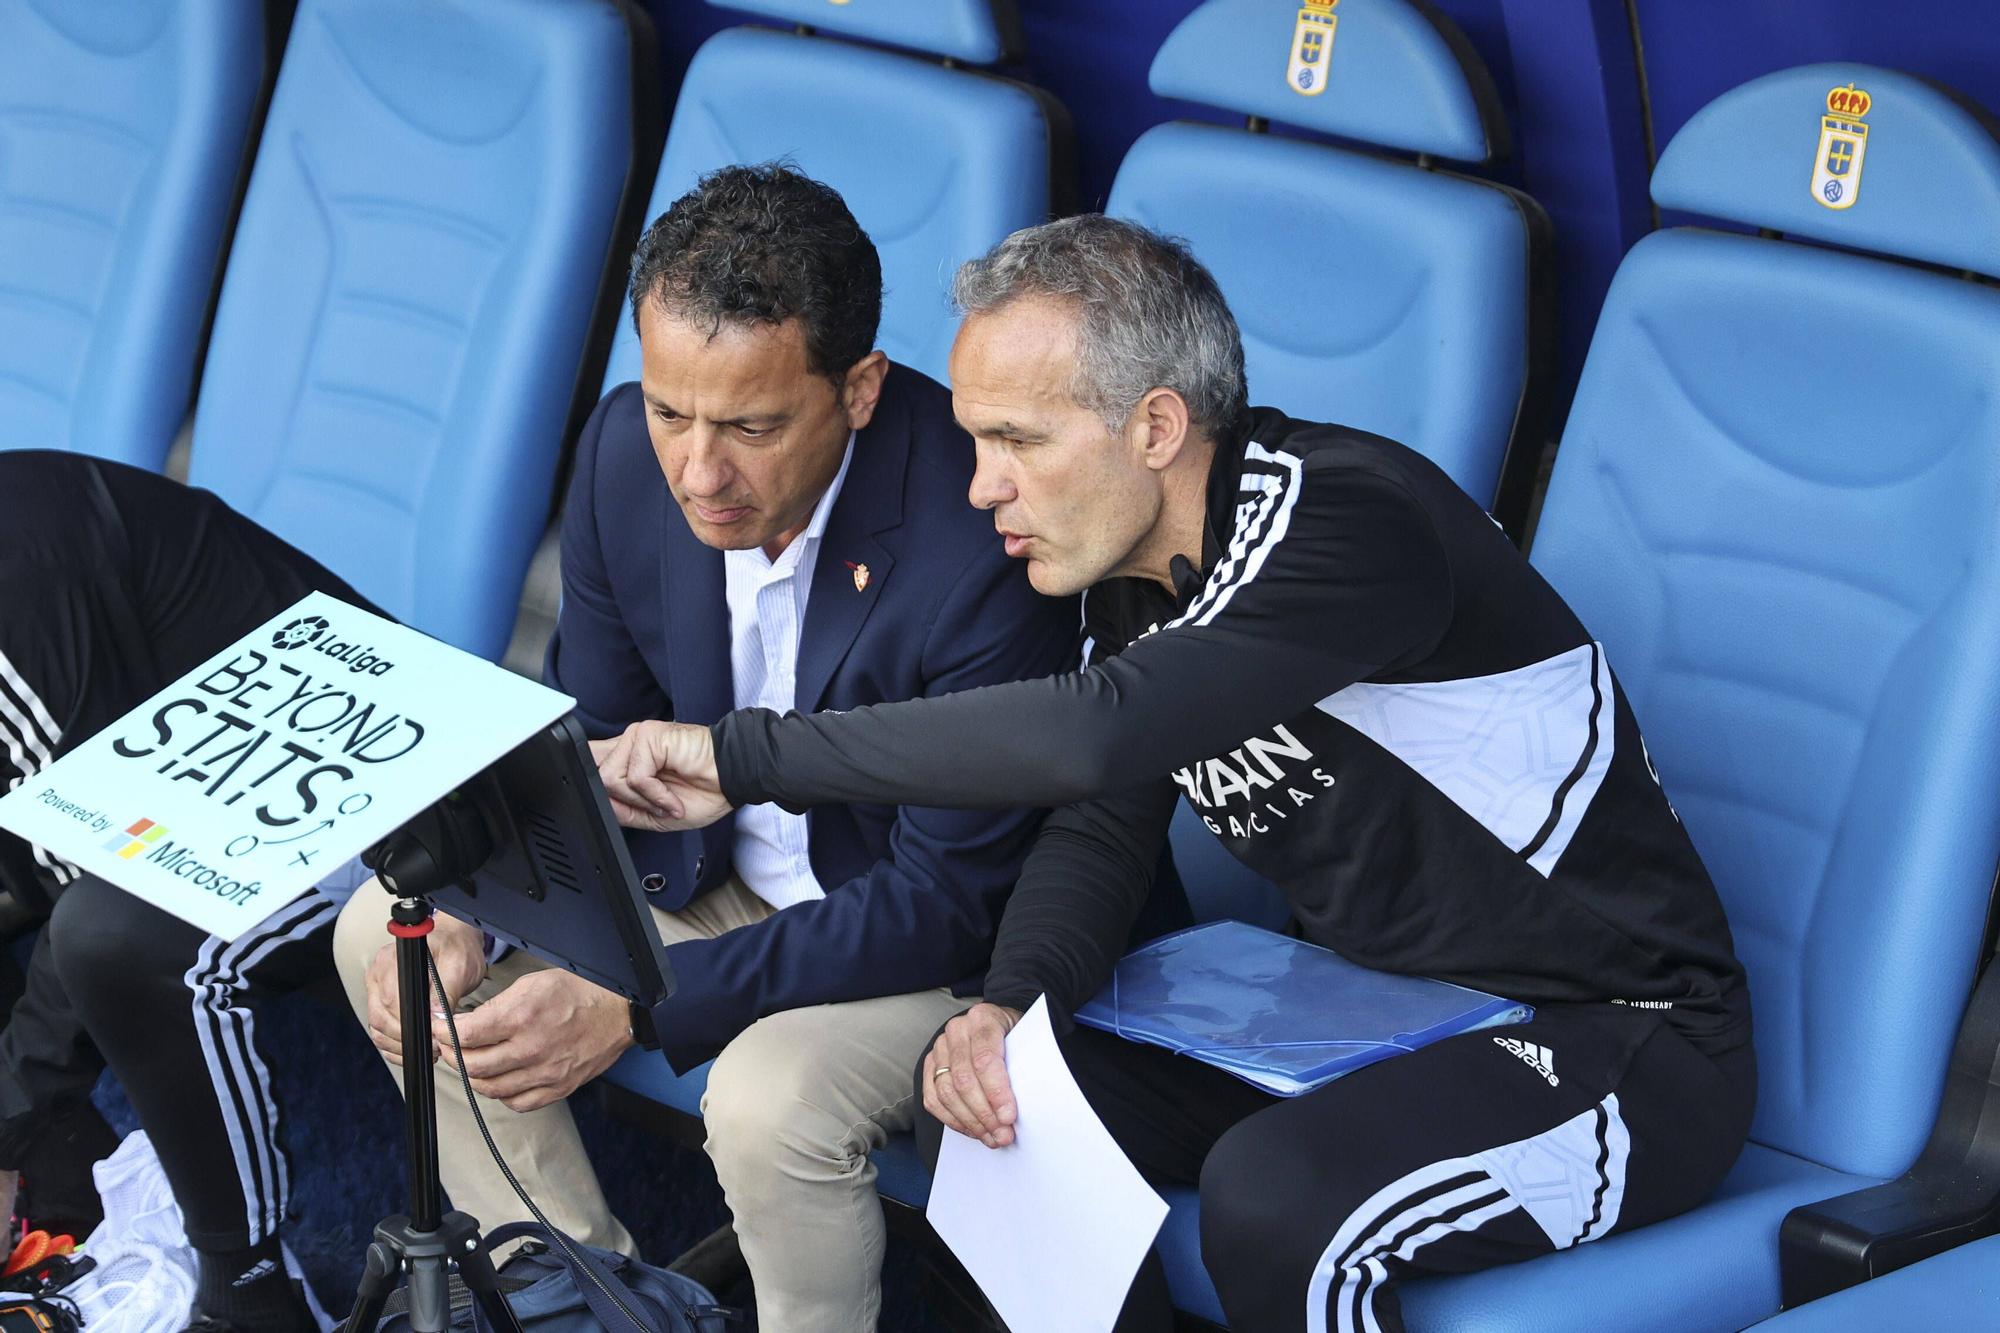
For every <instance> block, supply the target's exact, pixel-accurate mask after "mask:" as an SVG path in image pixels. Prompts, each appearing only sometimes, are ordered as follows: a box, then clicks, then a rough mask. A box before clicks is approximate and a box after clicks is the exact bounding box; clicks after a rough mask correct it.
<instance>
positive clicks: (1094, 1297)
mask: <svg viewBox="0 0 2000 1333" xmlns="http://www.w3.org/2000/svg"><path fill="white" fill-rule="evenodd" d="M1007 1073H1008V1076H1009V1077H1010V1078H1011V1079H1012V1081H1013V1085H1014V1099H1015V1107H1016V1120H1015V1123H1014V1142H1013V1143H1012V1144H1010V1145H1008V1146H1007V1147H1005V1148H988V1147H987V1146H986V1145H985V1144H983V1143H981V1142H979V1141H978V1140H977V1139H969V1138H966V1137H965V1136H964V1135H963V1134H958V1133H954V1132H953V1131H951V1130H946V1131H945V1135H944V1147H943V1150H942V1152H941V1153H940V1154H939V1156H938V1166H937V1179H936V1181H935V1182H934V1183H933V1184H932V1186H931V1201H930V1207H929V1209H928V1210H927V1211H928V1213H929V1215H930V1220H931V1226H932V1227H934V1228H935V1229H936V1230H937V1233H938V1235H939V1236H941V1237H943V1239H944V1242H945V1244H947V1245H949V1246H950V1247H951V1251H952V1253H953V1254H955V1255H957V1256H958V1259H959V1262H960V1263H962V1264H964V1265H965V1267H966V1271H968V1272H970V1273H971V1274H972V1276H973V1277H974V1278H975V1279H976V1280H977V1281H978V1283H979V1287H980V1290H982V1291H984V1292H985V1293H986V1298H987V1299H988V1300H990V1301H992V1302H993V1306H994V1308H995V1309H996V1310H998V1311H999V1312H1000V1317H1001V1318H1002V1319H1005V1320H1006V1321H1007V1326H1008V1327H1009V1328H1011V1329H1013V1330H1014V1331H1015V1333H1042V1331H1043V1330H1048V1329H1063V1330H1065V1333H1109V1330H1110V1328H1111V1326H1112V1324H1113V1323H1114V1322H1116V1320H1117V1318H1118V1311H1119V1308H1120V1307H1121V1306H1123V1305H1124V1303H1125V1293H1126V1292H1127V1291H1128V1290H1129V1289H1130V1288H1131V1286H1132V1278H1133V1275H1134V1274H1136V1273H1137V1272H1138V1271H1139V1263H1140V1261H1141V1260H1143V1259H1144V1258H1145V1257H1146V1251H1147V1249H1148V1248H1149V1247H1150V1246H1151V1245H1152V1243H1153V1237H1154V1236H1155V1235H1156V1234H1157V1233H1158V1232H1159V1229H1160V1224H1161V1223H1162V1222H1164V1221H1165V1220H1166V1217H1167V1204H1166V1200H1164V1199H1162V1198H1161V1197H1160V1196H1159V1195H1158V1194H1156V1193H1155V1192H1154V1191H1153V1188H1152V1186H1150V1185H1148V1184H1147V1183H1146V1181H1145V1178H1144V1177H1143V1176H1141V1175H1140V1174H1139V1172H1138V1169H1137V1168H1135V1167H1134V1166H1133V1165H1132V1163H1131V1161H1130V1159H1128V1158H1127V1157H1126V1156H1125V1154H1124V1153H1123V1152H1122V1151H1120V1150H1119V1147H1118V1144H1117V1143H1116V1142H1115V1141H1114V1140H1113V1139H1112V1137H1111V1133H1110V1131H1109V1130H1107V1129H1105V1128H1104V1122H1103V1121H1101V1120H1099V1119H1098V1118H1097V1113H1096V1112H1094V1111H1092V1110H1091V1109H1090V1104H1089V1103H1088V1102H1086V1101H1085V1100H1084V1099H1083V1090H1082V1089H1081V1088H1079V1087H1077V1085H1076V1079H1075V1078H1074V1077H1073V1076H1072V1075H1071V1074H1070V1072H1069V1066H1068V1065H1067V1064H1066V1063H1064V1061H1063V1058H1062V1052H1061V1051H1060V1050H1059V1049H1057V1047H1056V1038H1055V1030H1054V1029H1053V1028H1052V1027H1051V1026H1050V1024H1049V1010H1048V1005H1047V1004H1046V1003H1044V1002H1043V1001H1041V1000H1037V1001H1035V1007H1034V1008H1032V1009H1030V1010H1028V1012H1027V1014H1026V1015H1025V1016H1024V1017H1023V1018H1022V1019H1021V1021H1020V1022H1019V1023H1017V1024H1016V1025H1015V1027H1014V1030H1013V1031H1012V1032H1010V1033H1008V1034H1007Z"/></svg>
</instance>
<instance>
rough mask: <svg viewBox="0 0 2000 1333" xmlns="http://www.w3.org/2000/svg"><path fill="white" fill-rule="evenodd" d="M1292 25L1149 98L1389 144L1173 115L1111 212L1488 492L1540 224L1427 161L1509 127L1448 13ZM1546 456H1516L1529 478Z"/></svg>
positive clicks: (1204, 12)
mask: <svg viewBox="0 0 2000 1333" xmlns="http://www.w3.org/2000/svg"><path fill="white" fill-rule="evenodd" d="M1300 32H1301V28H1300V25H1299V11H1298V10H1297V9H1295V8H1293V7H1291V6H1285V5H1271V4H1267V3H1262V2H1261V0H1208V3H1206V4H1204V5H1202V6H1201V7H1200V8H1198V9H1196V10H1195V11H1194V12H1193V13H1192V14H1190V15H1189V16H1188V17H1187V18H1186V19H1185V20H1183V21H1182V22H1181V24H1180V26H1179V27H1177V28H1175V29H1174V31H1173V33H1172V34H1171V35H1170V36H1169V37H1168V38H1167V40H1166V42H1165V44H1163V45H1162V46H1161V48H1160V51H1159V54H1158V56H1157V57H1156V58H1155V59H1154V61H1153V67H1152V71H1151V76H1150V78H1151V84H1152V88H1153V91H1154V92H1156V93H1159V94H1161V95H1162V96H1165V97H1176V98H1181V99H1184V100H1186V101H1190V102H1201V103H1205V104H1207V105H1210V106H1216V107H1222V108H1225V109H1227V110H1230V111H1235V112H1239V113H1241V114H1244V115H1248V116H1254V117H1257V118H1259V119H1262V120H1266V121H1273V122H1279V123H1283V124H1290V125H1296V126H1300V127H1303V128H1306V129H1310V130H1315V131H1318V132H1320V133H1324V134H1331V135H1337V136H1340V137H1341V138H1343V139H1346V140H1350V141H1353V142H1356V143H1359V144H1366V145H1369V146H1370V148H1371V149H1373V150H1377V151H1368V152H1364V151H1360V150H1358V149H1350V148H1334V147H1329V146H1326V145H1323V144H1319V143H1312V142H1307V141H1304V140H1300V139H1286V138H1278V137H1276V136H1274V135H1271V134H1269V133H1253V132H1250V131H1247V130H1241V129H1233V128H1225V127H1222V126H1217V125H1206V124H1196V123H1193V122H1188V121H1178V122H1174V123H1170V124H1166V125H1160V126H1156V127H1155V128H1153V129H1151V130H1148V131H1147V132H1146V133H1145V134H1143V135H1141V136H1140V138H1139V140H1138V142H1136V143H1134V144H1133V145H1132V148H1131V151H1130V152H1128V153H1127V154H1126V156H1125V161H1124V163H1123V165H1121V166H1120V167H1119V170H1118V178H1117V180H1116V182H1115V183H1114V184H1113V186H1112V189H1111V197H1110V200H1109V202H1108V203H1107V204H1106V206H1105V211H1107V212H1109V213H1113V214H1117V215H1119V216H1123V217H1129V218H1132V219H1135V220H1136V221H1139V222H1143V223H1145V224H1146V225H1147V226H1149V227H1153V228H1155V229H1157V230H1160V231H1164V232H1167V233H1170V234H1172V235H1177V236H1182V237H1185V238H1186V239H1187V240H1188V242H1189V243H1190V244H1191V245H1192V246H1193V247H1194V251H1195V253H1196V254H1197V255H1198V256H1200V258H1201V260H1202V262H1203V263H1205V264H1207V265H1208V267H1209V268H1210V269H1211V270H1212V271H1213V272H1214V273H1215V276H1216V280H1217V281H1218V282H1219V283H1221V285H1222V290H1223V293H1224V295H1225V296H1227V297H1228V298H1229V304H1230V307H1231V309H1233V310H1234V311H1235V313H1236V319H1237V323H1238V325H1239V326H1240V327H1241V329H1242V332H1243V352H1244V360H1245V366H1246V369H1247V370H1248V373H1249V380H1250V395H1251V398H1252V400H1253V401H1255V402H1260V403H1269V404H1271V405H1273V406H1276V407H1280V408H1283V409H1284V410H1285V411H1286V412H1289V413H1291V414H1292V415H1293V416H1298V417H1304V418H1308V419H1314V420H1323V421H1340V422H1344V423H1346V424H1348V425H1352V426H1358V427H1361V428H1363V429H1366V430H1372V431H1376V432H1379V433H1381V434H1384V435H1388V436H1391V437H1393V438H1396V439H1399V440H1401V441H1403V442H1404V443H1406V444H1408V445H1410V446H1411V447H1412V448H1414V449H1417V450H1419V451H1420V452H1422V453H1424V454H1426V455H1428V456H1429V457H1431V458H1433V459H1436V460H1437V462H1438V463H1439V464H1440V465H1441V466H1443V467H1444V469H1445V470H1446V471H1447V472H1449V473H1450V474H1451V475H1452V477H1453V478H1454V479H1455V480H1456V481H1457V482H1458V483H1459V484H1460V485H1461V486H1463V487H1465V489H1466V490H1467V491H1468V492H1470V493H1471V494H1472V495H1474V496H1476V497H1477V498H1478V499H1479V500H1480V502H1481V503H1483V504H1488V505H1491V504H1493V503H1494V502H1495V500H1496V497H1497V493H1498V491H1499V488H1500V480H1501V473H1502V465H1503V461H1504V459H1505V458H1506V455H1507V453H1508V445H1509V441H1510V440H1511V439H1512V438H1513V437H1514V435H1515V433H1516V429H1517V426H1521V427H1525V431H1524V435H1535V436H1536V437H1537V438H1539V430H1540V427H1541V424H1542V423H1541V422H1539V421H1538V420H1526V421H1524V420H1523V409H1524V406H1525V407H1527V408H1528V415H1530V416H1532V415H1534V413H1533V408H1532V404H1533V403H1534V401H1535V394H1533V393H1532V392H1531V391H1530V388H1531V384H1530V382H1531V380H1536V379H1538V377H1539V374H1540V373H1541V372H1542V370H1543V367H1542V366H1540V365H1536V364H1531V361H1533V359H1534V358H1533V357H1532V356H1531V353H1532V352H1533V351H1534V350H1536V348H1537V344H1538V343H1539V342H1540V340H1541V335H1542V334H1543V333H1544V332H1545V330H1541V329H1537V330H1535V332H1534V335H1533V336H1531V333H1530V328H1529V325H1530V319H1531V311H1532V309H1533V307H1532V303H1531V301H1530V295H1529V293H1530V279H1531V272H1532V269H1533V267H1534V265H1533V263H1532V260H1533V257H1534V255H1535V253H1536V252H1537V251H1538V250H1539V249H1540V248H1541V246H1542V245H1543V243H1544V236H1545V233H1546V230H1547V221H1546V219H1545V218H1544V217H1543V215H1542V213H1541V210H1540V209H1539V208H1538V207H1536V205H1535V204H1534V202H1533V201H1532V200H1530V199H1528V198H1527V197H1526V196H1525V195H1522V194H1520V193H1518V192H1516V191H1513V190H1509V189H1506V188H1504V187H1501V186H1497V185H1492V184H1489V183H1487V182H1484V181H1478V180H1473V179H1471V178H1469V177H1465V176H1458V175H1453V174H1451V173H1449V172H1444V171H1438V170H1435V169H1433V168H1432V167H1431V166H1430V165H1429V163H1428V159H1429V158H1430V157H1432V156H1436V157H1443V158H1449V159H1452V160H1456V161H1463V162H1474V163H1483V162H1487V161H1489V160H1491V159H1492V158H1493V157H1495V156H1496V155H1497V154H1498V153H1499V152H1500V151H1502V150H1503V149H1504V142H1505V137H1506V136H1505V127H1504V125H1503V123H1502V121H1501V117H1500V115H1499V111H1498V108H1497V106H1496V104H1495V99H1494V97H1493V94H1492V88H1491V83H1490V81H1489V79H1488V78H1487V75H1486V72H1485V69H1484V68H1483V66H1481V65H1480V63H1479V60H1478V57H1477V56H1476V55H1474V54H1473V53H1472V51H1471V48H1470V47H1469V46H1468V45H1467V44H1466V43H1465V41H1464V40H1463V38H1462V37H1461V36H1460V35H1459V34H1458V33H1457V32H1456V31H1455V30H1454V29H1452V28H1451V27H1450V25H1449V24H1448V22H1446V21H1445V20H1443V19H1441V18H1439V17H1438V16H1437V15H1435V13H1433V12H1429V11H1422V10H1419V9H1418V8H1417V7H1415V6H1413V5H1411V4H1408V3H1407V2H1406V0H1345V3H1343V4H1342V6H1341V8H1340V10H1339V17H1338V20H1337V23H1336V24H1335V25H1334V26H1332V28H1331V29H1330V33H1331V40H1330V41H1327V40H1324V39H1322V41H1321V42H1320V43H1318V44H1317V46H1316V49H1315V50H1313V51H1311V52H1306V51H1295V50H1294V43H1295V41H1296V40H1297V39H1298V38H1299V34H1300ZM1307 54H1310V55H1311V56H1312V57H1313V58H1312V59H1310V60H1307V59H1304V58H1303V57H1304V56H1306V55H1307ZM1287 57H1297V58H1294V59H1291V60H1290V61H1289V63H1287V59H1286V58H1287ZM1385 148H1386V149H1392V150H1395V151H1396V152H1398V153H1403V154H1415V155H1420V156H1419V157H1418V158H1417V160H1416V161H1412V160H1410V159H1409V158H1406V157H1389V156H1385V155H1383V154H1382V153H1381V152H1380V151H1379V150H1380V149H1385ZM1420 163H1421V165H1420ZM1536 453H1537V450H1536V449H1535V448H1532V447H1529V448H1524V449H1522V450H1521V451H1520V452H1519V455H1518V457H1517V459H1516V469H1515V470H1517V471H1518V470H1520V468H1521V466H1522V460H1526V461H1527V462H1529V463H1531V462H1532V459H1533V457H1534V456H1535V455H1536ZM1514 489H1515V490H1517V491H1519V492H1520V495H1521V498H1522V499H1525V490H1524V489H1523V488H1520V487H1516V488H1514ZM1173 844H1174V861H1175V864H1176V865H1177V866H1178V867H1179V869H1180V873H1181V880H1182V882H1183V883H1184V884H1185V885H1186V888H1187V893H1188V902H1189V906H1190V907H1191V908H1192V909H1193V912H1194V916H1195V919H1196V920H1198V921H1207V920H1214V919H1216V918H1218V917H1225V916H1228V917H1237V918H1240V919H1243V920H1249V921H1254V922H1256V923H1257V924H1259V925H1265V926H1276V925H1278V924H1281V923H1282V922H1284V921H1285V920H1286V919H1287V917H1288V916H1289V912H1288V911H1287V909H1286V908H1285V906H1284V900H1283V897H1282V895H1281V894H1279V892H1278V890H1277V889H1276V888H1274V887H1273V886H1272V885H1271V884H1270V883H1269V882H1268V881H1266V880H1265V879H1264V878H1263V877H1262V876H1260V875H1257V874H1256V873H1255V872H1253V871H1251V870H1250V869H1248V868H1247V867H1245V866H1244V865H1242V864H1241V863H1240V862H1238V861H1237V860H1236V859H1235V858H1233V857H1231V856H1230V855H1229V854H1228V853H1227V852H1226V851H1224V850H1223V849H1222V846H1221V844H1220V843H1218V842H1217V841H1216V840H1215V839H1214V838H1213V837H1212V836H1210V835H1209V833H1208V832H1207V830H1206V829H1204V828H1203V827H1202V826H1201V821H1200V819H1199V817H1198V816H1196V814H1195V813H1194V811H1193V810H1191V809H1190V808H1189V807H1188V805H1187V804H1186V802H1182V803H1181V805H1180V807H1179V808H1178V809H1176V811H1175V812H1174V824H1173ZM1168 1198H1169V1201H1170V1202H1171V1203H1173V1204H1174V1205H1175V1207H1174V1212H1173V1213H1172V1214H1171V1215H1170V1216H1169V1218H1168V1220H1167V1224H1166V1227H1165V1229H1164V1231H1163V1232H1162V1236H1161V1246H1162V1251H1163V1253H1164V1255H1165V1256H1166V1258H1167V1260H1168V1262H1167V1272H1168V1275H1169V1279H1170V1281H1171V1283H1172V1285H1173V1288H1174V1294H1175V1297H1176V1299H1177V1300H1178V1301H1179V1302H1180V1303H1181V1304H1182V1305H1183V1306H1184V1307H1185V1308H1187V1309H1189V1310H1190V1311H1192V1312H1195V1313H1199V1314H1201V1315H1203V1316H1204V1317H1206V1318H1209V1319H1213V1320H1220V1318H1221V1311H1220V1309H1219V1308H1218V1307H1217V1306H1216V1304H1215V1296H1214V1292H1213V1290H1212V1289H1211V1288H1210V1287H1209V1284H1208V1280H1207V1276H1206V1274H1205V1273H1204V1272H1203V1270H1202V1268H1201V1264H1200V1257H1199V1256H1200V1243H1199V1237H1198V1236H1197V1234H1196V1227H1197V1222H1198V1214H1197V1211H1196V1209H1195V1207H1194V1191H1193V1190H1175V1191H1170V1192H1169V1194H1168Z"/></svg>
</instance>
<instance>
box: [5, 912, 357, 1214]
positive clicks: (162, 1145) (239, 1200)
mask: <svg viewBox="0 0 2000 1333" xmlns="http://www.w3.org/2000/svg"><path fill="white" fill-rule="evenodd" d="M339 914H340V906H339V904H338V903H336V902H334V901H333V900H331V899H329V898H324V897H321V896H320V895H319V894H317V893H315V894H309V895H308V896H306V897H304V898H301V899H299V900H298V901H296V902H294V903H292V904H290V905H288V906H286V907H284V908H281V909H280V910H278V911H277V912H274V913H273V914H272V915H271V916H270V917H269V918H268V919H267V920H265V921H264V922H263V923H261V924H260V925H258V926H256V927H255V928H253V929H251V930H249V931H247V932H245V933H244V934H243V935H242V936H240V937H239V938H237V939H236V940H235V941H234V942H233V943H224V942H223V941H221V940H219V939H216V938H214V937H212V936H209V935H207V934H205V933H203V932H202V931H200V930H197V929H195V928H194V927H193V926H190V925H188V924H187V923H186V922H184V921H181V920H180V919H179V918H177V917H173V916H169V915H168V914H166V913H165V912H162V911H160V910H159V909H158V908H155V907H150V906H148V905H147V904H145V903H143V902H141V901H139V900H138V899H137V898H134V897H133V896H132V895H131V894H129V893H126V892H124V891H123V890H121V889H116V888H113V887H112V886H111V885H109V884H106V883H105V882H104V881H102V880H100V879H97V878H96V877H95V876H91V875H84V876H81V877H79V878H78V879H77V880H76V881H75V882H74V883H72V884H71V885H70V886H69V887H68V888H66V889H65V890H63V893H62V896H61V897H60V898H59V899H57V901H56V907H55V914H54V915H53V916H52V917H51V918H50V919H49V923H48V925H47V927H46V928H45V929H44V930H43V932H42V937H41V939H40V941H39V942H38V943H37V945H36V948H35V954H34V957H33V959H32V960H31V961H30V963H29V966H28V991H27V994H26V995H25V996H24V997H23V998H22V1000H21V1002H20V1003H19V1004H18V1005H16V1006H15V1009H14V1014H13V1019H12V1021H11V1022H9V1023H8V1024H7V1027H6V1029H5V1031H4V1032H0V1168H13V1169H20V1168H23V1167H25V1168H27V1170H28V1173H29V1178H30V1179H31V1180H32V1179H33V1168H34V1164H33V1163H32V1162H27V1161H23V1160H21V1156H22V1154H23V1153H24V1152H25V1148H26V1145H27V1144H28V1143H29V1142H32V1141H33V1139H34V1138H35V1137H36V1136H37V1135H38V1134H39V1133H40V1132H41V1130H42V1129H43V1127H45V1126H46V1125H47V1124H48V1122H49V1121H50V1119H51V1118H52V1117H56V1116H60V1115H61V1114H63V1112H64V1110H65V1108H68V1107H71V1106H75V1105H76V1104H78V1103H79V1102H81V1101H82V1100H84V1099H86V1098H88V1097H89V1096H90V1090H91V1087H92V1086H93V1085H94V1084H95V1083H96V1081H97V1076H98V1074H99V1073H100V1072H101V1071H102V1070H103V1068H104V1065H105V1063H106V1062H109V1064H110V1066H111V1068H112V1069H113V1070H114V1071H115V1072H116V1073H117V1075H118V1080H119V1082H120V1083H121V1084H123V1085H124V1088H125V1093H126V1095H127V1096H128V1097H130V1098H131V1099H132V1105H133V1108H134V1109H135V1110H136V1111H137V1112H138V1113H139V1121H140V1123H141V1124H142V1125H144V1126H145V1127H146V1130H147V1132H148V1134H149V1136H150V1137H151V1139H152V1141H153V1146H154V1149H155V1150H156V1151H157V1152H158V1153H159V1155H160V1165H161V1166H162V1167H163V1168H164V1169H165V1171H166V1174H167V1179H168V1181H169V1183H170V1184H171V1185H172V1186H173V1190H174V1197H175V1199H176V1200H177V1201H178V1202H179V1204H180V1207H181V1214H182V1217H183V1219H184V1221H185V1223H186V1227H187V1236H188V1240H189V1241H190V1242H191V1243H192V1244H193V1245H194V1246H195V1247H196V1248H197V1249H202V1250H238V1249H247V1248H249V1247H250V1246H252V1245H255V1244H257V1243H258V1242H260V1241H262V1240H264V1239H265V1238H267V1237H269V1236H271V1235H272V1234H274V1233H275V1231H276V1230H277V1228H278V1225H279V1224H280V1223H281V1222H282V1221H283V1219H284V1216H285V1212H286V1209H287V1207H288V1204H289V1198H288V1196H289V1190H290V1173H289V1170H288V1167H287V1163H286V1160H285V1154H284V1149H283V1147H282V1145H281V1143H280V1140H279V1131H280V1127H281V1115H280V1105H279V1099H278V1095H277V1089H276V1088H275V1087H274V1086H273V1084H272V1080H271V1076H270V1072H269V1070H268V1068H267V1067H266V1063H265V1060H264V1056H263V1053H262V1052H261V1051H260V1049H259V1047H258V1038H257V1021H256V1006H257V1004H258V1003H259V1002H260V1001H261V1000H264V999H265V998H267V997H269V996H271V995H273V994H277V993H282V992H285V991H290V990H294V989H297V988H298V987H300V986H303V985H306V984H308V983H310V982H312V981H314V980H316V979H318V978H322V977H329V976H331V975H332V974H333V952H332V941H333V922H334V918H335V917H337V916H338V915H339Z"/></svg>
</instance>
